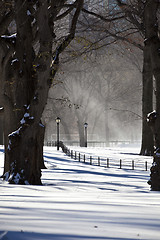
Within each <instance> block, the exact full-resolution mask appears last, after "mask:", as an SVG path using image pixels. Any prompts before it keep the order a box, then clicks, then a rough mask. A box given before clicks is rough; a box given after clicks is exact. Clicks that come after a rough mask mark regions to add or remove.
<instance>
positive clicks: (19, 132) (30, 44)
mask: <svg viewBox="0 0 160 240" xmlns="http://www.w3.org/2000/svg"><path fill="white" fill-rule="evenodd" d="M6 2H7V6H9V7H8V8H7V12H6V14H4V16H5V17H6V19H3V18H1V19H0V20H1V21H0V26H2V28H0V29H1V37H0V42H1V52H3V57H1V64H2V68H1V69H0V70H1V76H2V77H1V96H2V98H3V99H2V100H3V104H2V105H3V107H4V119H5V121H4V124H5V126H4V129H5V132H4V135H5V138H4V139H5V167H4V174H3V177H4V179H6V180H8V181H9V183H15V184H28V183H29V184H41V162H42V158H43V140H44V126H43V125H42V123H41V117H42V113H43V110H44V107H45V105H46V102H47V96H48V91H49V89H50V86H51V84H52V82H53V81H54V77H55V74H56V72H57V69H58V66H59V61H60V59H59V56H60V54H61V53H62V52H63V51H64V49H65V48H66V47H67V46H68V45H69V44H70V42H71V41H72V39H73V38H74V35H75V30H76V24H77V20H78V17H79V14H80V11H81V8H82V6H83V0H76V1H74V2H73V3H72V4H67V5H65V4H66V3H67V1H65V0H54V1H52V0H50V1H48V0H39V1H24V2H23V3H22V1H21V0H17V1H5V2H4V1H2V2H1V5H2V7H3V6H6ZM73 5H74V7H75V11H74V13H73V16H72V18H71V22H70V24H69V22H68V21H67V19H68V18H67V17H66V16H67V15H68V13H69V12H71V11H72V10H73ZM12 13H13V15H12ZM7 15H8V16H7ZM10 15H12V24H13V26H14V28H13V29H14V30H13V31H11V30H10V29H9V27H10V25H9V24H10V23H11V20H10ZM4 20H6V21H7V20H8V24H6V26H5V27H4V25H3V22H4ZM64 24H65V26H66V27H68V29H67V30H66V28H65V30H64V29H63V25H64Z"/></svg>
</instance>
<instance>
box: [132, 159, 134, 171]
mask: <svg viewBox="0 0 160 240" xmlns="http://www.w3.org/2000/svg"><path fill="white" fill-rule="evenodd" d="M132 170H134V160H132Z"/></svg>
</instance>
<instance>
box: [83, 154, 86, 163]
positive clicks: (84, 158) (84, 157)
mask: <svg viewBox="0 0 160 240" xmlns="http://www.w3.org/2000/svg"><path fill="white" fill-rule="evenodd" d="M83 160H84V163H85V161H86V156H85V154H84V156H83Z"/></svg>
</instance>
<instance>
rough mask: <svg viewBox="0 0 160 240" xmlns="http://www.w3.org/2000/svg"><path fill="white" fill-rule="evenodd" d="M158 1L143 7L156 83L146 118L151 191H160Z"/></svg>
mask: <svg viewBox="0 0 160 240" xmlns="http://www.w3.org/2000/svg"><path fill="white" fill-rule="evenodd" d="M158 5H159V3H158V1H155V0H148V1H146V5H145V26H146V36H147V39H146V41H145V43H146V45H147V46H148V47H149V49H150V57H151V66H152V73H153V76H154V78H155V81H156V111H154V112H152V113H151V114H150V115H149V116H148V122H149V124H150V125H151V128H152V131H153V134H154V145H155V152H154V157H153V165H152V167H151V174H150V180H149V182H148V183H149V184H150V185H151V189H152V190H156V191H160V55H159V49H160V40H159V36H158V20H157V11H158Z"/></svg>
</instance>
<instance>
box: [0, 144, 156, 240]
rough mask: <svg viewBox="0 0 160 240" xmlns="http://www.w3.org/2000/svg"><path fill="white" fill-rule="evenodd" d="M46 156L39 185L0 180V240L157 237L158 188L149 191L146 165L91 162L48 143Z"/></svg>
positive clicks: (151, 238)
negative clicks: (128, 166) (111, 165)
mask: <svg viewBox="0 0 160 240" xmlns="http://www.w3.org/2000/svg"><path fill="white" fill-rule="evenodd" d="M80 150H84V151H88V152H89V153H93V154H95V151H97V152H98V151H99V150H100V149H97V150H96V149H89V148H87V149H80ZM100 151H101V153H102V152H103V151H104V150H103V149H101V150H100ZM105 151H106V150H105ZM111 153H112V155H114V154H115V152H114V151H112V152H111V151H110V154H111ZM97 154H98V153H97ZM105 154H106V153H105ZM0 155H1V158H0V167H1V168H0V174H2V166H3V161H2V159H3V153H0ZM44 156H45V161H46V166H47V169H45V170H43V175H42V181H43V184H44V185H43V186H17V185H9V184H6V183H3V182H2V180H0V181H1V182H0V240H32V239H33V240H41V239H43V240H45V239H46V240H51V239H55V240H82V239H83V240H95V239H96V240H102V239H105V240H107V239H110V240H135V239H149V240H155V239H157V240H159V239H160V193H159V192H151V191H150V188H149V185H148V184H147V180H148V178H149V171H142V170H140V171H139V170H134V171H132V170H126V169H118V168H104V167H99V166H91V165H89V164H84V163H79V162H78V161H76V160H73V159H70V158H69V157H67V156H65V155H64V153H62V152H61V151H59V152H58V151H56V149H55V148H50V147H46V148H45V149H44ZM110 157H111V156H110ZM126 157H127V158H128V154H126ZM132 157H133V156H132ZM142 158H143V157H142ZM144 160H146V159H144ZM148 160H149V161H151V158H148Z"/></svg>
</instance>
